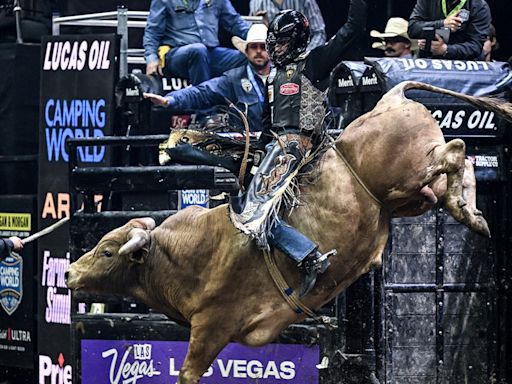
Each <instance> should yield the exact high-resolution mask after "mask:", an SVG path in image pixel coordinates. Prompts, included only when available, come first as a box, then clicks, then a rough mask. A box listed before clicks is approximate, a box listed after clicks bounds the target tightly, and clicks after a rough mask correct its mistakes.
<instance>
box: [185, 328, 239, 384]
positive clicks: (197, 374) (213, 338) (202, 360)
mask: <svg viewBox="0 0 512 384" xmlns="http://www.w3.org/2000/svg"><path fill="white" fill-rule="evenodd" d="M229 339H230V335H229V332H226V330H224V329H223V328H222V327H219V326H218V325H217V326H213V325H212V324H201V325H194V322H192V327H191V330H190V341H189V346H188V351H187V356H186V357H185V361H184V362H183V366H182V367H181V369H180V375H179V377H178V382H177V384H197V383H199V380H200V379H201V376H202V375H203V373H205V372H206V370H207V369H208V368H209V367H210V365H211V363H212V362H213V360H214V359H215V357H216V356H217V355H218V354H219V353H220V351H222V349H223V348H224V347H225V346H226V344H227V343H228V342H229Z"/></svg>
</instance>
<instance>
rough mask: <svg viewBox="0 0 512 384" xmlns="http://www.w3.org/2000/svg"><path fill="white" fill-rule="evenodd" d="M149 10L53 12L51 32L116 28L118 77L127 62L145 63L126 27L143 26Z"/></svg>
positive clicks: (253, 19)
mask: <svg viewBox="0 0 512 384" xmlns="http://www.w3.org/2000/svg"><path fill="white" fill-rule="evenodd" d="M148 15H149V12H148V11H129V10H128V9H127V8H125V7H123V6H120V7H118V8H117V11H109V12H100V13H88V14H83V15H74V16H59V15H58V14H54V15H53V17H52V34H53V35H54V36H56V35H60V27H61V26H63V25H67V26H82V27H112V28H117V33H118V34H119V35H120V36H121V46H120V58H119V78H121V77H123V76H126V75H127V74H128V64H145V63H146V62H145V60H144V50H143V49H141V48H134V49H128V29H129V28H145V27H146V23H147V19H148ZM242 17H243V18H244V20H246V21H248V22H250V23H258V22H259V23H261V22H262V21H263V17H261V16H242Z"/></svg>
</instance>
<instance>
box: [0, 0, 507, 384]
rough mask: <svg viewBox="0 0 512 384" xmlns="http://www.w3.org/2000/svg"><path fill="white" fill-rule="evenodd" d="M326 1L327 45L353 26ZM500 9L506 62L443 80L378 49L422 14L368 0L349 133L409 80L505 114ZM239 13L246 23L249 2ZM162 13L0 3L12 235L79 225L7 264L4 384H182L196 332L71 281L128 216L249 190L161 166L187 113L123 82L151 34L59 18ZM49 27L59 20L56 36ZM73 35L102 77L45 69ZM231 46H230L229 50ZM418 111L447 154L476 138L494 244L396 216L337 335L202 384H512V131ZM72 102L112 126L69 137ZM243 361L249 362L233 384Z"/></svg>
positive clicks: (438, 219) (93, 4) (1, 283)
mask: <svg viewBox="0 0 512 384" xmlns="http://www.w3.org/2000/svg"><path fill="white" fill-rule="evenodd" d="M213 1H215V0H213ZM432 1H433V0H432ZM317 2H318V4H319V6H320V9H321V11H322V15H323V17H324V20H325V22H326V29H327V36H328V37H329V36H332V35H333V34H334V33H335V32H336V31H337V29H338V28H339V27H340V26H341V25H342V24H343V22H344V20H345V19H346V14H347V8H348V5H347V4H346V3H347V2H345V1H340V0H317ZM487 2H488V4H489V6H490V8H491V12H492V18H493V24H494V26H495V27H496V31H497V40H498V42H499V47H498V49H497V50H496V51H495V52H494V53H493V59H494V60H495V62H493V63H488V64H485V65H484V64H483V63H474V62H472V63H466V62H461V61H459V62H458V64H457V65H453V66H451V65H444V66H441V67H439V66H436V65H435V63H432V62H431V61H430V60H428V59H424V60H410V61H407V62H405V61H404V62H401V64H400V63H398V64H397V63H394V62H393V61H392V60H391V61H390V60H384V59H382V58H381V52H380V51H378V50H373V49H371V48H370V47H371V43H372V39H371V38H370V37H369V31H370V30H372V29H376V30H379V31H383V30H384V26H385V23H386V21H387V19H388V18H389V17H393V16H400V17H403V18H408V16H409V15H410V13H411V10H412V8H413V6H414V4H415V1H414V0H370V1H369V3H370V9H369V21H368V26H367V32H368V36H367V37H366V38H365V39H361V40H360V41H358V43H357V45H356V46H355V47H354V49H353V50H352V51H351V52H350V54H349V56H348V57H346V62H344V63H342V64H340V65H339V66H338V67H337V69H336V70H335V71H334V72H333V75H332V76H331V81H332V82H333V85H332V88H331V91H332V92H331V95H330V98H329V100H330V102H331V104H332V107H333V108H334V110H337V111H338V113H339V114H338V117H337V119H338V120H337V125H336V128H337V129H338V130H341V129H343V127H345V126H346V125H347V124H348V123H349V122H350V121H351V120H353V119H354V118H356V117H357V116H359V115H360V114H362V113H364V112H366V111H368V110H370V109H371V108H372V107H373V105H375V103H376V102H377V100H378V99H379V98H380V97H381V96H382V94H383V92H385V91H386V90H387V89H388V88H389V85H390V84H393V82H396V81H398V80H399V79H401V80H406V79H410V80H420V81H424V82H428V83H431V84H434V85H439V86H444V87H447V88H450V86H454V87H455V88H457V86H459V85H460V84H469V87H470V89H471V90H472V91H475V92H480V91H481V90H482V89H483V88H485V89H486V90H487V88H488V89H489V90H490V91H482V93H483V94H495V95H497V96H499V97H503V98H508V99H509V100H510V95H511V94H510V90H511V83H512V81H511V78H512V72H511V70H510V65H509V63H508V61H509V58H510V57H511V56H512V33H511V32H510V25H511V21H512V2H511V1H510V0H487ZM232 3H233V5H234V6H235V8H236V9H237V10H238V11H239V12H240V13H241V14H242V15H247V13H248V10H249V5H248V0H244V1H241V0H233V1H232ZM149 4H150V1H149V0H145V1H142V0H133V1H124V2H122V1H113V0H103V1H84V0H82V1H80V0H71V1H65V0H61V1H36V0H33V1H28V0H27V1H25V0H22V1H19V2H18V1H5V0H0V63H1V65H0V68H1V71H0V181H1V182H0V236H2V237H9V236H14V235H15V236H19V237H22V238H27V237H28V236H31V235H33V234H35V233H37V232H38V231H40V230H42V229H43V228H46V227H48V226H50V225H53V224H56V223H59V224H60V223H62V219H65V218H70V221H69V222H67V223H64V225H62V226H60V227H58V228H57V229H56V230H54V231H53V232H51V233H50V234H48V235H46V236H43V237H40V238H39V239H38V240H36V241H33V242H30V243H28V244H27V245H26V246H25V248H24V249H23V252H22V253H21V257H19V256H16V255H13V256H12V257H9V258H7V259H6V260H5V261H2V262H1V263H0V304H1V308H0V384H24V383H26V384H34V383H39V384H69V383H76V384H79V383H84V384H96V383H111V384H113V383H116V384H117V383H133V384H135V383H142V384H144V383H172V382H174V381H175V380H176V374H177V370H178V369H179V366H180V361H182V360H183V357H184V352H185V344H184V342H185V341H186V340H187V339H188V330H187V329H186V328H182V327H179V326H177V325H176V324H174V323H173V322H171V321H169V320H167V318H166V317H165V316H163V315H161V314H159V313H156V312H155V311H153V310H152V309H151V308H147V307H145V306H144V305H141V304H140V303H137V302H135V301H133V300H132V299H130V298H124V297H123V298H119V297H115V298H114V297H107V298H105V297H95V296H90V295H86V294H82V295H75V296H72V294H71V292H70V291H69V290H68V289H67V288H66V285H65V282H64V277H63V273H64V272H65V270H66V269H67V266H68V265H69V263H70V262H73V261H74V260H76V258H77V257H78V256H79V255H81V254H82V253H83V251H84V250H86V249H89V248H90V247H91V246H93V245H94V244H95V243H96V242H97V241H98V240H99V238H100V237H101V235H102V234H104V233H106V232H107V231H108V230H110V229H112V228H115V227H117V226H120V225H122V224H124V223H125V222H126V221H127V220H128V219H130V218H132V217H140V216H146V215H151V216H153V217H155V219H156V220H157V222H158V223H159V222H161V221H162V220H163V219H164V218H165V217H167V216H168V215H170V214H172V213H174V212H176V210H178V209H180V208H182V207H184V206H186V205H187V204H190V203H200V204H205V202H206V201H207V200H208V196H213V195H215V194H218V193H219V192H221V191H227V192H233V191H234V190H235V188H236V179H235V177H234V176H233V175H232V174H230V173H229V172H227V171H223V170H221V169H213V168H212V167H206V166H204V167H201V166H198V167H195V166H194V167H188V168H187V167H181V166H168V167H158V153H157V149H156V148H157V145H158V143H160V142H162V141H163V140H164V139H165V138H166V135H167V134H168V133H169V128H170V127H182V126H185V125H187V124H188V123H189V122H190V116H189V115H175V116H173V115H170V114H169V113H168V112H166V111H165V110H163V109H161V108H158V107H150V106H148V105H147V103H143V102H141V100H140V99H139V98H137V97H134V96H133V94H131V93H128V92H125V91H127V90H128V89H124V88H123V86H121V85H120V84H119V79H120V76H121V75H123V74H126V73H128V72H132V71H137V70H143V68H144V65H143V64H142V63H141V57H140V52H139V53H138V54H137V51H136V50H137V49H141V48H142V30H143V29H142V28H140V27H139V28H137V27H133V25H131V26H129V28H128V31H129V32H128V34H127V35H125V38H124V39H121V38H120V37H119V35H117V36H116V31H118V32H119V33H122V32H123V29H122V28H121V27H120V26H119V25H120V24H122V21H121V20H123V19H122V18H120V19H118V18H117V17H119V16H117V15H114V17H113V18H110V19H108V20H111V22H110V24H109V21H107V19H105V18H100V17H99V16H98V17H95V18H94V17H93V18H92V19H93V20H96V21H97V20H103V24H102V23H93V22H90V20H88V21H82V22H81V23H74V24H72V23H66V22H64V21H62V20H63V19H64V17H65V16H75V15H81V14H96V13H104V12H115V11H117V10H118V6H124V7H125V9H127V10H128V11H148V10H149ZM18 7H19V8H21V10H20V11H19V12H20V13H19V16H20V17H19V19H18V22H17V20H16V17H15V14H16V12H15V10H16V9H19V8H18ZM121 14H122V11H121ZM52 16H53V17H54V18H57V19H55V20H59V19H58V18H59V17H60V18H61V19H62V20H61V21H62V22H61V23H59V22H55V21H54V22H53V23H52ZM118 20H119V21H118ZM124 20H126V19H124ZM128 20H130V19H128ZM143 21H144V19H138V22H139V23H140V22H143ZM17 29H18V31H19V32H20V34H17V32H16V31H17ZM52 30H53V34H52ZM64 36H68V37H67V38H68V39H69V40H72V41H85V42H87V44H90V45H91V46H92V45H93V44H97V47H98V49H99V51H100V52H101V55H100V58H99V59H98V61H97V63H96V64H95V65H96V68H100V67H101V68H103V69H105V70H102V71H96V70H87V71H84V72H83V73H82V74H80V75H75V74H70V73H66V72H65V71H59V70H53V71H52V70H49V68H45V63H44V62H45V57H44V50H43V49H42V47H44V45H45V44H46V43H49V42H58V41H61V40H62V38H63V37H64ZM20 37H21V40H22V41H21V40H20ZM126 37H127V40H126ZM221 37H222V38H221V40H222V42H223V44H224V45H229V44H230V40H229V36H225V35H222V36H221ZM126 41H127V45H124V44H125V43H126ZM126 48H128V50H129V51H130V52H132V53H133V56H132V57H131V58H132V60H131V61H130V60H128V62H126V57H125V56H123V55H122V52H123V50H125V49H126ZM365 58H366V60H365V61H363V60H364V59H365ZM126 64H127V66H126V68H124V69H123V66H124V65H126ZM123 71H124V72H123ZM348 80H350V81H352V83H353V86H352V87H349V89H347V88H346V87H345V88H343V89H342V87H341V86H337V85H336V84H342V83H343V82H344V81H348ZM373 80H375V81H373ZM185 85H186V82H185V81H184V80H182V79H175V78H173V79H163V84H162V85H161V86H162V87H163V90H164V91H170V90H175V89H180V88H182V87H184V86H185ZM486 92H487V93H486ZM416 98H417V100H419V101H421V102H422V103H423V104H425V105H426V106H427V108H428V109H429V110H430V111H431V112H432V114H433V116H434V117H435V118H436V119H437V120H438V121H439V123H440V126H441V128H442V129H443V133H444V134H445V137H446V139H447V140H449V139H452V138H455V137H460V138H462V139H464V141H465V142H466V144H467V147H468V149H467V156H468V158H469V159H471V160H473V162H474V165H475V169H476V177H477V183H478V185H477V190H478V206H479V207H480V208H481V209H482V210H483V212H484V216H485V217H486V218H487V219H488V221H489V223H490V227H491V232H492V238H491V239H490V240H488V239H483V238H481V237H479V236H477V235H475V234H473V233H470V232H469V231H468V230H467V229H466V228H465V227H463V226H462V225H460V224H458V223H457V222H455V221H454V219H452V218H451V217H450V216H449V215H447V214H446V212H445V211H444V210H443V207H442V206H440V207H438V208H437V209H435V210H433V211H431V212H429V213H428V214H425V215H423V216H420V217H413V218H407V219H397V220H393V222H392V225H391V233H390V240H389V244H388V246H387V247H386V251H385V254H384V257H383V260H384V263H383V267H382V268H380V269H378V270H375V271H372V272H370V273H368V274H366V275H364V276H363V277H362V278H360V279H359V280H358V281H357V282H356V283H355V284H353V285H352V286H351V287H350V288H349V289H348V290H347V291H346V292H345V293H343V294H342V295H340V296H339V297H338V298H336V299H335V300H333V301H332V302H331V303H329V304H328V305H326V306H325V307H324V308H322V310H321V314H322V315H324V316H326V317H327V318H329V319H330V321H331V324H330V325H329V326H325V325H322V326H319V325H317V324H316V323H315V322H314V321H313V320H312V319H307V320H306V321H305V322H304V323H303V324H299V325H294V326H290V327H289V328H288V329H287V330H286V331H285V332H283V334H282V335H281V336H280V337H279V338H278V339H277V340H276V341H275V344H272V345H270V346H268V347H264V348H261V349H258V350H251V349H247V348H242V347H240V346H237V345H236V344H230V345H229V347H227V348H226V350H225V351H223V354H221V355H220V356H219V360H217V361H216V363H215V364H217V365H212V371H213V373H212V378H215V379H212V378H210V379H208V378H205V381H204V382H206V383H214V382H216V383H218V384H219V383H241V382H247V383H256V382H257V383H277V382H279V383H281V382H283V383H284V382H290V383H305V384H309V383H322V384H327V383H329V384H335V383H336V384H338V383H339V384H345V383H346V384H349V383H350V384H356V383H357V384H360V383H370V384H377V383H380V384H384V383H386V384H484V383H485V384H487V383H488V384H497V383H500V384H506V383H512V341H511V340H512V335H511V333H512V299H511V283H512V262H511V255H510V249H511V246H512V236H511V235H512V227H511V220H510V218H511V217H512V215H511V214H512V209H511V208H512V206H511V203H510V202H511V199H510V196H511V192H512V191H511V188H512V184H511V180H512V174H511V169H512V168H511V162H510V144H511V139H512V127H511V125H510V124H508V123H506V122H505V121H504V120H501V119H499V118H497V117H495V116H494V115H493V114H490V113H488V112H480V111H477V110H475V109H473V108H471V107H468V106H466V105H461V104H457V103H454V101H453V100H452V99H450V98H443V97H426V96H425V95H423V94H420V95H417V96H416ZM62 100H72V101H73V102H76V103H83V108H89V109H92V110H94V109H95V108H97V107H98V106H99V105H101V110H102V112H101V113H96V114H94V113H93V114H91V116H92V117H91V121H88V122H87V124H85V123H84V122H83V121H82V123H83V124H80V123H77V122H75V123H76V124H69V125H74V126H70V127H67V126H66V127H58V122H56V121H55V120H52V118H51V116H48V114H47V113H45V111H48V110H49V109H51V108H54V106H55V105H56V104H58V103H59V102H62ZM92 100H94V103H96V104H94V103H93V104H91V103H92ZM96 110H97V109H96ZM458 114H460V115H458ZM340 116H343V118H341V117H340ZM454 116H467V117H468V118H467V119H462V120H460V121H459V120H456V118H455V117H454ZM71 120H72V119H71ZM89 136H99V139H97V140H95V141H94V140H93V141H91V140H90V139H89V140H88V137H89ZM128 136H129V137H128ZM66 139H68V140H67V141H66ZM77 146H79V147H80V148H79V150H78V151H77V149H76V147H77ZM397 155H399V154H397ZM376 161H379V160H378V159H376ZM114 180H115V181H114ZM162 181H163V182H162ZM170 186H173V188H171V187H170ZM214 204H215V203H213V202H210V206H213V205H214ZM81 206H83V210H81V211H79V212H77V211H78V209H79V208H80V207H81ZM70 213H71V214H70ZM127 345H130V346H133V350H134V353H135V357H134V358H135V361H134V360H133V358H132V357H126V356H125V357H126V359H124V360H122V357H121V353H124V351H125V350H127ZM169 350H172V351H173V355H172V356H169V353H168V351H169ZM117 354H119V356H118V355H117ZM114 356H116V357H117V358H118V360H115V358H114ZM142 361H144V362H145V364H148V365H149V364H150V363H151V364H154V367H153V368H155V369H157V370H158V371H159V372H160V375H158V376H157V375H154V373H153V374H152V373H151V372H149V373H148V371H144V372H142V371H140V372H142V373H141V374H140V375H139V376H133V375H132V376H130V375H131V374H132V373H133V372H134V367H140V365H136V364H141V362H142ZM254 361H257V363H258V364H259V365H258V367H260V369H261V370H262V371H264V372H265V375H266V377H264V378H261V379H256V378H254V377H255V376H254V375H251V372H250V369H249V368H248V367H249V364H248V362H254ZM290 362H293V364H294V366H295V367H296V370H295V371H293V374H291V373H290V370H289V366H286V365H283V364H286V363H290ZM233 364H235V365H236V364H238V365H236V367H238V368H237V375H238V376H237V375H235V374H233V372H234V371H235V368H233V367H234V366H233ZM229 367H231V368H232V369H230V368H229ZM283 367H284V368H283ZM286 367H288V368H286ZM285 368H286V369H285ZM136 369H137V368H135V370H136ZM153 372H154V371H153ZM265 375H264V376H265ZM215 380H217V381H215ZM202 382H203V381H202Z"/></svg>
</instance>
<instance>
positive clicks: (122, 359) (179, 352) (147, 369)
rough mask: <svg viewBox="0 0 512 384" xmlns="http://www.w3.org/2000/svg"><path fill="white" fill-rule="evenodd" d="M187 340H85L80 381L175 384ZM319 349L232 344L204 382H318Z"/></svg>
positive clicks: (205, 374)
mask: <svg viewBox="0 0 512 384" xmlns="http://www.w3.org/2000/svg"><path fill="white" fill-rule="evenodd" d="M187 347H188V343H187V342H183V341H131V342H130V341H125V340H85V339H84V340H82V341H81V356H82V382H83V383H108V384H138V383H140V384H142V383H148V384H149V383H155V384H158V383H164V382H165V383H167V382H171V383H173V382H175V380H176V378H177V377H178V375H179V369H180V367H181V366H182V365H183V361H184V359H185V356H186V354H187ZM318 359H319V347H318V346H304V345H298V344H288V345H285V344H273V345H267V346H264V347H259V348H251V347H244V346H241V345H239V344H234V343H231V344H229V345H227V346H226V347H225V348H224V349H223V351H222V352H221V353H220V354H219V356H217V358H216V359H215V360H214V361H213V362H212V364H211V366H210V367H208V369H207V370H206V372H205V373H204V374H203V377H202V379H201V383H205V384H208V383H209V384H219V383H222V384H235V383H241V382H251V383H252V382H258V383H261V384H263V383H268V384H270V383H276V382H283V383H289V384H303V383H317V382H318V369H317V368H316V365H317V364H318Z"/></svg>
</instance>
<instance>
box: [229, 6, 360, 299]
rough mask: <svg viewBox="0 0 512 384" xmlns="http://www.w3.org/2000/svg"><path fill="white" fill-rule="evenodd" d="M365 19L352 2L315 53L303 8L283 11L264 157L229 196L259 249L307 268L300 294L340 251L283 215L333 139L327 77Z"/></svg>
mask: <svg viewBox="0 0 512 384" xmlns="http://www.w3.org/2000/svg"><path fill="white" fill-rule="evenodd" d="M365 25H366V0H351V1H350V9H349V14H348V19H347V22H346V23H345V24H344V25H343V26H342V27H341V29H340V30H339V31H338V32H337V33H336V35H334V36H333V37H332V38H331V39H330V40H329V41H328V42H327V43H326V44H325V45H322V46H320V47H317V48H315V49H313V50H311V51H310V52H306V49H307V46H308V42H309V35H310V31H309V22H308V20H307V18H306V17H305V16H304V15H303V14H302V13H300V12H298V11H295V10H285V11H281V12H279V13H278V14H277V16H276V17H275V18H274V19H273V20H272V22H271V23H270V26H269V30H268V37H267V48H268V51H269V54H270V58H271V60H272V63H273V64H274V65H275V67H274V68H272V70H271V72H270V75H269V78H268V80H267V92H266V99H265V108H264V110H263V130H262V134H261V136H260V145H261V146H262V147H263V146H265V147H266V149H267V155H266V157H265V158H264V160H263V161H262V163H261V164H260V166H259V168H258V170H257V171H256V173H255V175H254V178H253V179H252V181H251V184H250V186H249V188H248V189H247V191H246V193H245V194H244V195H242V196H238V197H236V198H233V199H232V200H231V209H230V218H231V221H232V223H233V225H234V226H235V227H236V228H238V229H240V230H241V231H242V232H244V233H245V234H247V235H249V236H250V237H252V238H253V239H255V240H256V243H257V245H258V246H259V247H260V248H262V249H264V250H266V251H269V250H270V246H273V247H275V248H277V249H278V250H279V251H281V252H283V253H284V254H285V255H286V256H288V257H289V258H290V259H292V260H293V262H294V263H295V264H296V265H297V267H298V268H299V269H300V270H301V271H302V283H301V288H300V295H301V296H303V295H305V294H307V293H308V292H309V291H310V290H311V289H312V288H313V286H314V285H315V282H316V278H317V275H318V274H319V273H323V272H325V270H326V269H327V268H328V267H329V265H330V262H329V260H328V256H330V255H333V254H335V253H336V250H320V249H319V248H318V245H317V244H315V243H314V242H313V241H312V240H311V239H309V238H308V237H306V236H305V235H304V234H302V233H301V232H299V231H298V230H297V229H295V228H293V227H291V226H290V225H288V224H287V223H286V222H285V220H284V219H283V218H282V217H280V215H281V212H282V211H285V215H286V212H287V213H289V212H290V211H291V210H292V209H293V207H294V206H295V205H296V204H298V203H299V202H298V194H299V186H296V187H297V188H293V186H294V182H293V180H294V177H295V176H296V175H297V174H298V172H299V170H301V168H302V167H303V166H304V165H305V163H306V162H307V161H308V160H310V156H311V157H312V154H313V153H314V152H315V150H316V149H318V148H319V147H320V146H321V145H322V143H323V142H325V141H327V139H328V138H327V137H326V132H325V131H326V125H325V124H324V120H325V117H326V112H327V109H326V95H327V89H328V87H329V75H330V73H331V71H332V69H333V68H334V67H335V66H336V65H337V64H338V63H339V62H340V60H342V58H343V56H344V55H345V54H346V52H347V51H348V50H349V49H350V48H351V45H352V43H353V42H355V41H356V40H357V38H358V37H360V36H361V35H362V33H363V32H364V30H365ZM283 203H284V204H283ZM285 204H286V207H285ZM282 208H283V209H282Z"/></svg>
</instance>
